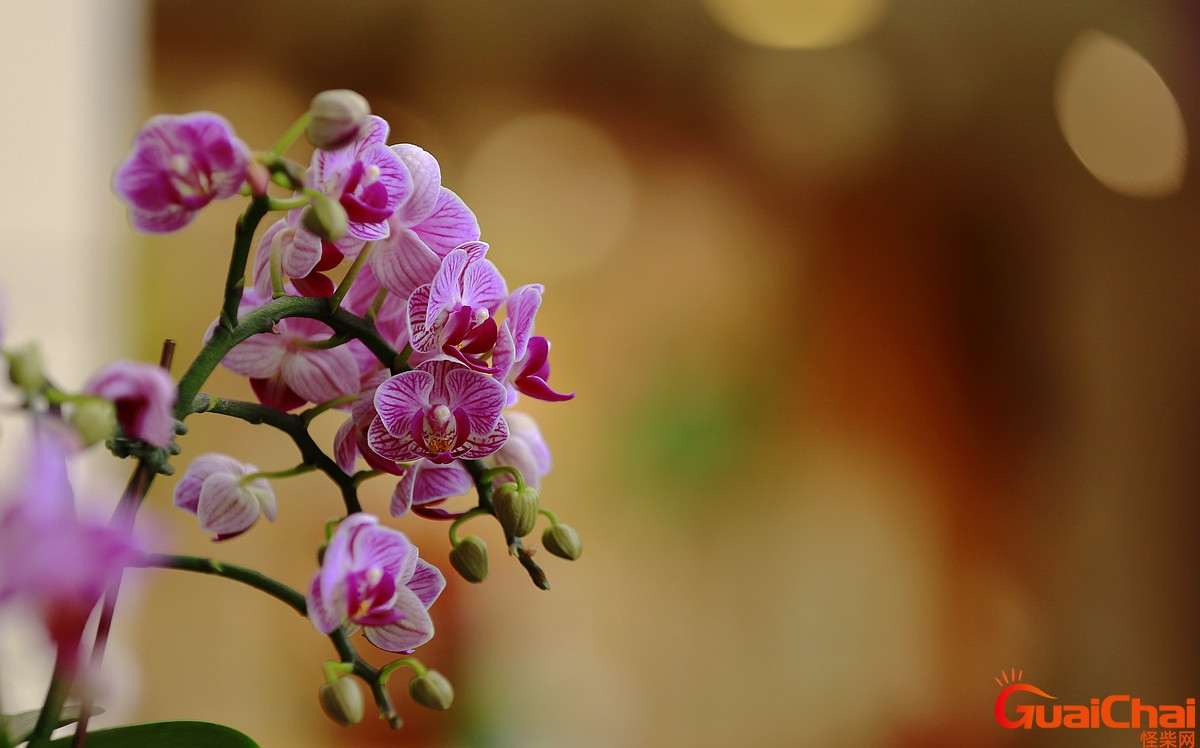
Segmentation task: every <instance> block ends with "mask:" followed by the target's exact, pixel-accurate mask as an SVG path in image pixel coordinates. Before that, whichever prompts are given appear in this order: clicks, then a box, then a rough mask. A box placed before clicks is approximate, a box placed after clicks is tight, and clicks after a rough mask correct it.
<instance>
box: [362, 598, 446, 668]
mask: <svg viewBox="0 0 1200 748" xmlns="http://www.w3.org/2000/svg"><path fill="white" fill-rule="evenodd" d="M394 609H395V610H396V612H398V613H399V614H400V615H401V616H403V617H402V618H401V619H400V620H398V621H396V622H395V623H391V624H388V625H387V626H367V627H366V628H365V629H363V634H364V635H365V636H366V637H367V641H369V642H371V643H372V644H374V645H375V646H376V647H379V648H380V649H382V650H386V651H388V652H407V651H408V650H410V649H416V648H417V647H419V646H421V645H422V644H424V643H425V642H427V641H429V640H430V639H432V638H433V619H432V618H430V617H429V612H428V611H427V610H425V605H424V604H423V603H422V602H421V599H420V598H419V597H417V595H416V593H415V592H413V591H412V590H410V589H408V588H407V587H401V588H400V589H398V590H396V605H395V607H394Z"/></svg>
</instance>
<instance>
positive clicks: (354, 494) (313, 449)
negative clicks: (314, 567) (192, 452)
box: [190, 299, 362, 514]
mask: <svg viewBox="0 0 1200 748" xmlns="http://www.w3.org/2000/svg"><path fill="white" fill-rule="evenodd" d="M318 301H324V299H318ZM205 411H206V412H209V413H217V414H219V415H223V416H232V417H233V418H240V419H242V420H243V421H246V422H247V423H253V424H259V423H265V424H267V425H268V426H272V427H274V428H277V429H279V430H280V431H282V432H284V433H285V434H287V435H288V436H290V437H291V438H292V441H293V442H294V443H295V444H296V448H297V449H299V450H300V457H301V459H303V460H304V463H305V464H306V465H312V466H313V467H314V468H316V469H317V470H320V471H321V472H322V473H325V474H326V475H328V476H329V479H330V480H332V481H333V482H334V483H335V484H337V487H338V488H339V489H341V492H342V502H343V503H344V504H345V505H346V513H347V514H354V513H355V512H361V511H362V505H361V504H360V503H359V501H358V484H357V483H356V482H355V480H354V476H352V475H348V474H347V473H346V472H345V471H344V470H342V469H341V468H340V467H338V464H337V463H336V462H334V461H333V459H332V458H331V457H330V456H329V455H327V454H325V452H323V451H322V450H321V448H320V447H319V446H317V443H316V442H315V441H314V440H313V438H312V435H310V434H309V433H308V423H307V422H306V421H305V420H304V416H303V415H294V414H291V413H284V412H283V411H279V410H275V409H274V408H269V407H267V406H266V405H259V404H258V403H248V402H245V401H242V400H229V399H226V398H223V397H217V398H213V397H210V396H208V395H206V394H204V393H199V394H197V395H196V398H195V400H194V402H193V403H192V407H191V409H190V412H205Z"/></svg>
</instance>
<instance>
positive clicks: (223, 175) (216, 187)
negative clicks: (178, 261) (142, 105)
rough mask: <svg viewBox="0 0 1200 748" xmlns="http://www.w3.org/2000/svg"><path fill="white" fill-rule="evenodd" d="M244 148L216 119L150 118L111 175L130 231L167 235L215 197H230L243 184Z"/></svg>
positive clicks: (188, 116)
mask: <svg viewBox="0 0 1200 748" xmlns="http://www.w3.org/2000/svg"><path fill="white" fill-rule="evenodd" d="M249 163H250V157H249V154H248V151H247V149H246V145H245V144H244V143H242V141H240V140H238V139H237V137H236V136H235V135H234V134H233V128H232V127H230V126H229V123H228V122H227V121H225V119H224V118H223V117H221V116H219V115H216V114H212V113H211V112H193V113H192V114H184V115H178V116H176V115H169V114H160V115H158V116H156V117H153V118H151V119H150V121H148V122H147V123H146V124H145V125H144V126H143V127H142V129H141V132H139V133H138V134H137V137H136V138H134V141H133V152H132V153H130V154H129V156H128V157H127V158H126V159H125V162H124V163H122V164H121V165H120V166H119V167H118V168H117V172H116V174H115V175H114V176H113V190H115V191H116V193H117V195H118V196H119V197H120V198H121V199H122V200H124V201H125V203H127V204H128V205H129V220H130V222H131V223H132V224H133V226H134V228H137V229H140V230H141V231H147V232H150V233H165V232H168V231H175V230H177V229H181V228H183V227H184V226H186V225H187V224H188V223H189V222H190V221H191V220H192V218H193V217H194V216H195V214H196V212H197V211H198V210H200V209H201V208H203V207H204V206H206V205H208V204H209V203H210V202H212V201H213V200H214V199H223V198H227V197H232V196H233V195H235V194H236V193H237V191H238V189H239V188H240V187H241V186H242V183H243V182H245V181H246V169H247V167H248V165H249Z"/></svg>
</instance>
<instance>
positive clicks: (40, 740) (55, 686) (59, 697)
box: [29, 649, 74, 748]
mask: <svg viewBox="0 0 1200 748" xmlns="http://www.w3.org/2000/svg"><path fill="white" fill-rule="evenodd" d="M73 656H74V655H73V654H72V655H67V656H66V657H64V652H63V650H62V649H59V651H58V657H57V658H56V659H55V661H54V676H53V677H52V678H51V679H50V688H49V689H48V690H47V691H46V701H45V702H44V703H43V704H42V712H41V714H39V715H38V721H37V724H36V725H34V726H33V732H32V733H30V734H29V748H42V747H43V746H47V745H49V744H50V734H51V733H52V732H54V729H55V728H56V727H58V716H59V715H60V714H61V713H62V708H63V704H65V703H66V701H67V694H68V693H69V692H70V690H71V677H70V674H69V672H68V667H67V665H66V661H67V659H68V658H69V657H73Z"/></svg>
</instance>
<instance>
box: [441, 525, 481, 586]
mask: <svg viewBox="0 0 1200 748" xmlns="http://www.w3.org/2000/svg"><path fill="white" fill-rule="evenodd" d="M450 565H451V566H453V567H454V570H455V571H457V572H458V573H459V575H460V576H461V577H462V578H463V579H465V580H467V581H468V582H473V583H475V584H478V583H480V582H482V581H483V580H485V579H487V575H488V552H487V544H486V543H484V542H483V538H480V537H479V536H477V535H469V536H467V537H466V538H463V541H462V542H461V543H459V544H458V545H456V546H454V548H451V549H450Z"/></svg>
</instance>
